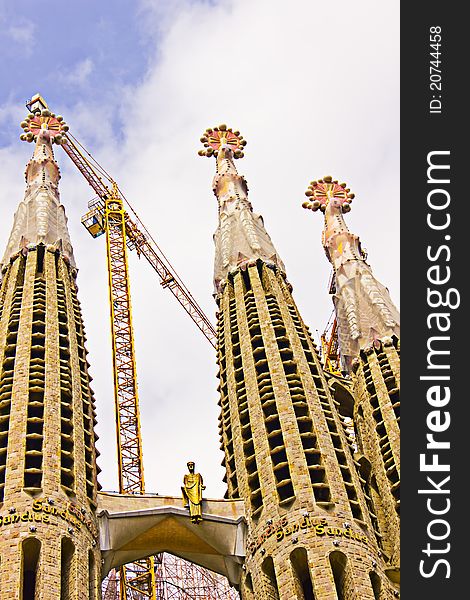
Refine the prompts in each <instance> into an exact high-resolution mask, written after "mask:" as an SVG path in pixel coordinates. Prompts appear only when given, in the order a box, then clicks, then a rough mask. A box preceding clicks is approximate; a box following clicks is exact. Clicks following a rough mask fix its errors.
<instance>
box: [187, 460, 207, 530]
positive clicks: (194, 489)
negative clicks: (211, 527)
mask: <svg viewBox="0 0 470 600" xmlns="http://www.w3.org/2000/svg"><path fill="white" fill-rule="evenodd" d="M187 466H188V470H189V473H186V475H185V476H184V479H183V485H182V487H181V491H182V492H183V501H184V506H185V508H189V516H190V517H191V521H192V522H193V523H196V524H198V523H200V522H201V521H202V490H205V489H206V486H205V485H203V481H202V476H201V475H200V474H199V473H195V472H194V466H195V465H194V463H193V462H191V461H190V462H188V463H187Z"/></svg>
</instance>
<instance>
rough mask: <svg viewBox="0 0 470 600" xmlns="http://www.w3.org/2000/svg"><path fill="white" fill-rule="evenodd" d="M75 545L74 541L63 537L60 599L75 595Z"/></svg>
mask: <svg viewBox="0 0 470 600" xmlns="http://www.w3.org/2000/svg"><path fill="white" fill-rule="evenodd" d="M74 552H75V546H74V545H73V543H72V541H71V540H70V539H69V538H67V537H64V538H62V543H61V550H60V573H61V577H60V600H70V599H71V598H72V597H73V584H74V582H75V577H74V573H73V564H74V560H73V559H74Z"/></svg>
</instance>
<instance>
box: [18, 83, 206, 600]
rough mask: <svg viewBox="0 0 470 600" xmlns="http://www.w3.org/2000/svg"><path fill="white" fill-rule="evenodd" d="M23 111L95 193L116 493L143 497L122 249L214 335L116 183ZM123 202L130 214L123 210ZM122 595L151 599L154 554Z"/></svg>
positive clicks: (91, 219) (88, 219) (37, 99)
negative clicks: (104, 281)
mask: <svg viewBox="0 0 470 600" xmlns="http://www.w3.org/2000/svg"><path fill="white" fill-rule="evenodd" d="M26 107H27V108H28V109H29V111H30V114H29V115H28V116H27V118H26V120H25V121H23V122H22V123H21V126H22V127H23V129H24V133H23V134H22V136H21V138H22V139H24V140H26V141H29V142H32V141H33V140H34V139H35V137H36V134H37V132H38V130H40V129H42V130H48V131H49V132H50V135H51V139H52V141H54V142H55V143H57V144H59V145H61V146H62V148H63V149H64V150H65V152H66V153H67V154H68V156H69V157H70V159H71V160H72V162H73V163H74V164H75V165H76V167H77V168H78V170H79V171H80V172H81V173H82V175H83V176H84V177H85V179H86V180H87V181H88V183H89V184H90V186H91V187H92V188H93V190H94V191H95V193H96V194H97V196H98V197H97V198H96V199H95V200H93V201H92V202H90V203H89V205H88V207H89V211H88V212H87V213H86V215H84V217H83V218H82V223H83V225H84V226H85V227H86V228H87V230H88V231H89V232H90V234H91V235H92V236H93V237H95V238H96V237H98V236H99V235H102V234H105V235H106V254H107V265H108V284H109V301H110V312H111V335H112V346H113V374H114V398H115V407H116V435H117V442H118V462H119V491H120V493H123V494H143V493H144V492H145V482H144V469H143V458H142V438H141V431H140V416H139V399H138V392H137V376H136V366H135V349H134V335H133V328H132V314H131V303H130V289H129V273H128V262H127V249H128V248H129V249H131V250H136V251H137V253H138V254H139V256H140V255H142V256H144V257H145V258H146V259H147V261H148V262H149V263H150V265H151V266H152V267H153V269H154V270H155V271H156V272H157V274H158V275H159V277H160V283H161V285H162V286H163V287H166V288H168V289H169V290H170V291H171V292H172V294H173V295H174V296H175V298H176V299H177V300H178V302H179V303H180V304H181V305H182V306H183V308H184V309H185V310H186V312H187V313H188V314H189V316H190V317H191V318H192V320H193V321H194V322H195V323H196V325H197V326H198V327H199V329H200V330H201V331H202V333H203V334H204V335H205V337H206V338H207V339H208V340H209V342H210V343H211V344H212V346H214V348H215V347H216V339H217V338H216V333H215V330H214V327H213V326H212V324H211V322H210V321H209V319H208V318H207V317H206V315H205V314H204V313H203V311H202V309H201V308H200V307H199V305H198V304H197V302H196V301H195V300H194V298H193V297H192V295H191V293H190V292H189V290H188V289H187V288H186V286H185V285H184V284H183V282H182V281H181V279H180V278H179V277H178V275H177V274H176V272H175V270H174V269H173V267H172V266H171V264H170V263H169V261H168V260H167V259H166V257H165V255H164V254H163V253H162V251H161V250H160V248H159V247H158V245H157V244H156V242H155V240H154V239H153V238H152V236H151V235H150V233H149V232H148V231H147V229H146V228H145V226H144V225H143V223H142V221H141V220H140V219H139V218H138V216H137V214H136V213H135V211H134V210H133V209H132V207H131V206H130V204H129V202H127V201H126V200H125V198H124V195H123V194H122V192H121V191H120V190H119V187H118V185H117V183H116V182H115V181H114V180H113V179H112V178H111V177H110V176H109V175H108V174H107V173H106V171H104V169H103V168H102V167H100V165H99V164H98V163H97V162H96V161H95V160H94V159H93V157H92V156H91V154H90V153H88V152H87V151H86V150H85V148H84V147H83V146H82V145H81V144H80V143H79V142H78V140H76V138H74V137H73V136H72V135H71V134H70V133H68V129H69V128H68V126H67V125H66V124H65V122H64V120H63V118H62V117H61V116H60V115H55V114H54V113H51V111H50V110H49V108H48V106H47V103H46V102H45V100H44V99H43V98H42V97H41V96H40V95H39V94H36V95H35V96H34V97H33V98H32V99H31V100H29V101H28V102H27V103H26ZM125 204H126V207H127V208H128V209H129V210H126V207H125ZM129 211H130V213H131V214H132V217H131V215H130V214H129ZM120 594H121V599H122V600H133V599H134V598H139V599H140V598H152V599H154V598H155V570H154V557H149V558H147V559H144V560H141V561H138V562H136V563H132V564H128V565H125V567H122V568H121V573H120Z"/></svg>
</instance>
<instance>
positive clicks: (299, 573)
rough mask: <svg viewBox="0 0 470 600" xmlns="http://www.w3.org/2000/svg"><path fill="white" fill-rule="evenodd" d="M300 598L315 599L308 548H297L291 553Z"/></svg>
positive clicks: (303, 599)
mask: <svg viewBox="0 0 470 600" xmlns="http://www.w3.org/2000/svg"><path fill="white" fill-rule="evenodd" d="M290 561H291V565H292V571H293V573H294V582H295V586H296V592H297V598H298V600H315V595H314V593H313V585H312V579H311V576H310V568H309V566H308V556H307V550H306V549H305V548H296V549H295V550H294V551H293V552H291V555H290Z"/></svg>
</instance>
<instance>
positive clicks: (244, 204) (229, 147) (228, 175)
mask: <svg viewBox="0 0 470 600" xmlns="http://www.w3.org/2000/svg"><path fill="white" fill-rule="evenodd" d="M201 142H202V143H203V144H204V150H200V151H199V155H200V156H215V157H216V160H217V171H216V175H215V177H214V180H213V185H212V189H213V191H214V194H215V196H216V198H217V201H218V206H219V225H218V227H217V230H216V232H215V234H214V241H215V265H214V285H215V293H216V295H217V296H220V294H221V292H222V289H223V286H224V283H225V282H226V281H227V277H228V274H229V273H232V272H234V271H236V270H237V269H239V268H242V269H246V268H247V266H249V265H253V264H255V263H256V261H257V260H261V261H263V262H264V263H265V264H267V265H271V266H276V267H278V268H279V269H280V270H281V271H282V273H284V272H285V269H284V265H283V263H282V260H281V258H280V257H279V255H278V253H277V251H276V249H275V247H274V245H273V243H272V241H271V238H270V237H269V235H268V233H267V231H266V229H265V228H264V223H263V218H262V217H261V216H260V215H257V214H255V213H254V212H253V208H252V206H251V203H250V202H249V200H248V185H247V183H246V180H245V178H244V177H243V176H241V175H239V174H238V172H237V169H236V167H235V163H234V159H237V158H242V157H243V155H244V154H243V149H244V146H245V145H246V141H245V140H244V139H243V136H241V135H240V132H239V131H233V130H232V129H231V128H227V126H226V125H219V126H218V127H214V128H213V129H206V131H205V133H204V135H203V136H202V137H201Z"/></svg>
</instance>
